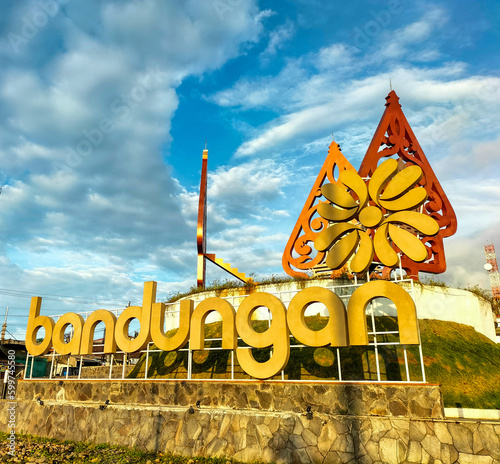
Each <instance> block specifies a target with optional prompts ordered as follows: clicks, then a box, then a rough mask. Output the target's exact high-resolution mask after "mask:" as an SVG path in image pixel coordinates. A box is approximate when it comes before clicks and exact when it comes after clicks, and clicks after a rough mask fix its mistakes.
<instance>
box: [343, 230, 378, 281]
mask: <svg viewBox="0 0 500 464" xmlns="http://www.w3.org/2000/svg"><path fill="white" fill-rule="evenodd" d="M358 234H359V248H358V251H357V252H356V255H355V256H354V258H353V259H352V261H351V263H350V265H349V267H350V268H351V271H352V272H355V273H356V274H362V273H363V272H365V271H366V270H367V269H368V267H369V266H370V264H371V263H372V261H373V243H372V241H371V239H370V237H369V236H368V235H367V234H366V233H365V232H361V231H358Z"/></svg>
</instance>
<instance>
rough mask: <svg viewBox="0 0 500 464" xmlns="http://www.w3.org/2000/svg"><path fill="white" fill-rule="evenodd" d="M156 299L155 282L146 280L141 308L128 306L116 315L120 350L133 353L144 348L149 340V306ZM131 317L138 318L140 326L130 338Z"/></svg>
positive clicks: (117, 342)
mask: <svg viewBox="0 0 500 464" xmlns="http://www.w3.org/2000/svg"><path fill="white" fill-rule="evenodd" d="M155 300H156V282H146V283H145V284H144V293H143V297H142V308H140V307H139V306H130V307H129V308H127V309H125V311H123V312H122V313H121V314H120V317H118V320H117V321H116V327H115V339H116V344H117V345H118V347H119V348H120V350H122V351H125V352H127V353H133V352H135V351H140V350H143V349H144V348H146V345H147V344H148V343H149V341H150V340H151V333H150V327H151V306H152V304H153V303H154V302H155ZM133 319H138V320H139V322H140V324H141V328H140V330H139V334H138V335H137V337H136V338H134V339H131V338H130V337H129V335H128V327H129V324H130V322H132V320H133Z"/></svg>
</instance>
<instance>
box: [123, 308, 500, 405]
mask: <svg viewBox="0 0 500 464" xmlns="http://www.w3.org/2000/svg"><path fill="white" fill-rule="evenodd" d="M326 321H327V319H326V318H324V317H320V316H311V317H309V318H306V322H307V324H308V326H309V327H310V328H311V329H313V330H318V329H319V328H321V327H323V326H324V325H325V324H326ZM367 321H368V326H369V331H370V330H371V329H370V326H371V320H370V318H367ZM253 324H254V328H255V330H256V331H264V330H266V328H267V322H265V321H254V323H253ZM376 326H377V331H381V330H382V328H383V329H384V330H387V331H392V330H397V323H396V320H395V319H394V318H392V317H377V318H376ZM174 332H175V331H173V332H172V333H171V334H170V335H173V333H174ZM420 332H421V339H422V352H423V355H424V364H425V372H426V376H427V381H428V382H430V383H439V384H441V385H442V392H443V398H444V403H445V406H448V407H455V406H457V403H458V404H459V405H460V406H461V407H464V408H495V409H500V345H497V344H495V343H493V342H492V341H491V340H489V339H488V338H487V337H485V336H483V335H482V334H479V333H477V332H476V331H475V330H474V329H473V328H472V327H469V326H466V325H463V324H457V323H453V322H443V321H435V320H421V321H420ZM220 336H221V324H220V323H213V324H207V325H206V327H205V338H206V339H208V338H217V337H220ZM395 337H396V336H395V335H384V336H379V338H378V341H379V342H381V341H382V342H390V341H394V340H395V339H396V338H395ZM294 344H297V342H296V340H294V339H293V338H292V339H291V345H294ZM206 346H207V347H220V341H212V342H206ZM241 346H243V345H241ZM253 352H254V356H255V358H256V359H258V360H259V361H261V362H262V361H265V360H266V359H268V358H269V349H261V350H256V349H254V350H253ZM339 353H340V363H341V365H342V380H376V378H377V376H376V368H375V353H374V350H373V348H371V347H370V348H366V347H347V348H340V349H339ZM407 357H408V364H409V372H410V379H411V380H422V373H421V367H420V366H421V364H420V355H419V351H418V348H417V347H408V350H407ZM145 361H146V357H145V355H144V356H143V357H142V358H141V359H140V361H139V363H138V364H137V365H136V366H135V368H134V370H133V371H132V372H131V373H130V375H129V377H142V378H143V377H144V369H145V367H146V366H145ZM230 361H231V354H230V351H227V350H206V351H195V352H194V354H193V367H192V377H193V378H205V379H207V378H208V379H224V378H225V379H228V378H230V377H231V368H230ZM148 364H149V367H148V377H149V378H180V379H185V378H186V372H187V365H188V364H187V352H186V351H180V352H154V353H150V355H149V362H148ZM379 364H380V370H381V380H389V381H391V380H393V381H397V380H406V370H405V365H404V355H403V349H402V347H400V346H390V345H389V346H384V347H380V348H379ZM234 377H235V378H237V379H248V378H249V376H248V375H247V374H246V373H245V372H243V371H242V369H241V368H240V367H239V366H238V364H237V361H236V356H235V368H234ZM275 378H276V379H278V378H281V377H275ZM285 378H286V379H290V380H292V379H293V380H312V379H314V380H321V379H324V380H331V379H334V380H338V361H337V350H336V349H335V348H293V347H292V348H291V350H290V360H289V362H288V365H287V367H286V369H285Z"/></svg>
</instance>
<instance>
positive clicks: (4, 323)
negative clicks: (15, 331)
mask: <svg viewBox="0 0 500 464" xmlns="http://www.w3.org/2000/svg"><path fill="white" fill-rule="evenodd" d="M7 314H9V307H8V306H7V309H6V310H5V320H4V321H3V326H2V335H0V343H3V342H4V341H5V331H6V330H7Z"/></svg>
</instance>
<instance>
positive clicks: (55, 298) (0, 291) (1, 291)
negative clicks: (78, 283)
mask: <svg viewBox="0 0 500 464" xmlns="http://www.w3.org/2000/svg"><path fill="white" fill-rule="evenodd" d="M0 295H6V296H12V297H15V298H29V299H31V298H32V297H33V296H34V295H33V292H23V291H20V290H10V289H7V288H0ZM35 296H41V297H42V298H43V299H45V300H49V301H73V302H74V301H75V300H77V301H80V302H82V303H85V302H86V303H101V302H112V303H118V304H120V305H123V306H126V305H127V303H125V302H123V301H118V300H111V299H106V298H103V299H99V300H96V299H94V298H90V297H85V296H69V295H55V294H53V293H38V295H35Z"/></svg>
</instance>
